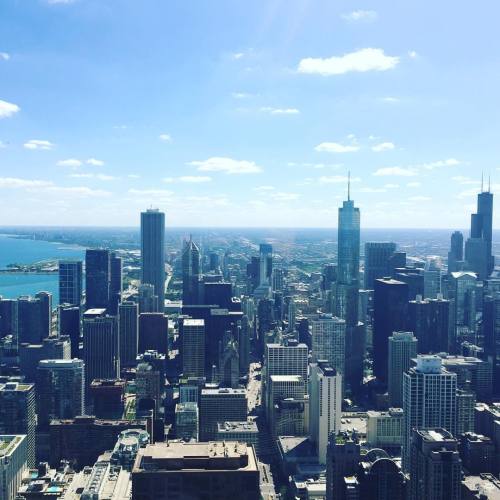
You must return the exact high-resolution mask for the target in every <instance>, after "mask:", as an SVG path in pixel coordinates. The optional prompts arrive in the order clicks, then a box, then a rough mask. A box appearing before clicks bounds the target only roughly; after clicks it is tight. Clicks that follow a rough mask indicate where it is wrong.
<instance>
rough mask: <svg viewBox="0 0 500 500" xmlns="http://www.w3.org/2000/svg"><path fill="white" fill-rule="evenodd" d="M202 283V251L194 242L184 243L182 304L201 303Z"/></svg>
mask: <svg viewBox="0 0 500 500" xmlns="http://www.w3.org/2000/svg"><path fill="white" fill-rule="evenodd" d="M199 281H200V249H199V248H198V246H197V245H196V243H195V242H194V241H193V239H192V237H190V238H189V241H185V242H184V248H183V249H182V302H183V304H186V305H190V304H198V303H199V286H200V285H199Z"/></svg>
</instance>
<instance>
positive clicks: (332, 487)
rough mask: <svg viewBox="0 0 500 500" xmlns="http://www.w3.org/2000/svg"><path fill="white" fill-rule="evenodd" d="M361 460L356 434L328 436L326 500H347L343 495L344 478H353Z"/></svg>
mask: <svg viewBox="0 0 500 500" xmlns="http://www.w3.org/2000/svg"><path fill="white" fill-rule="evenodd" d="M360 458H361V446H360V444H359V438H358V436H357V435H356V434H350V433H346V432H342V433H338V434H333V433H332V434H330V435H329V437H328V451H327V463H326V500H349V499H348V498H347V497H346V495H345V489H344V477H346V476H353V475H354V474H355V472H356V470H357V468H358V464H359V461H360Z"/></svg>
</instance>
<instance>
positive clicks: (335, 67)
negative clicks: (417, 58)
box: [298, 48, 399, 76]
mask: <svg viewBox="0 0 500 500" xmlns="http://www.w3.org/2000/svg"><path fill="white" fill-rule="evenodd" d="M398 63H399V57H393V56H387V55H385V53H384V51H383V50H382V49H373V48H366V49H361V50H358V51H356V52H351V53H349V54H344V55H343V56H333V57H329V58H320V57H318V58H314V57H308V58H306V59H302V60H301V61H300V62H299V66H298V72H299V73H308V74H319V75H322V76H330V75H343V74H345V73H350V72H360V73H364V72H367V71H387V70H389V69H393V68H395V67H396V66H397V64H398Z"/></svg>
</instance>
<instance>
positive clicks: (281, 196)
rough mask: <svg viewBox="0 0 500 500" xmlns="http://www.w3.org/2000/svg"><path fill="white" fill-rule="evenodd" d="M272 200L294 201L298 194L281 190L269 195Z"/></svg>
mask: <svg viewBox="0 0 500 500" xmlns="http://www.w3.org/2000/svg"><path fill="white" fill-rule="evenodd" d="M269 196H270V197H271V198H272V199H273V200H274V201H278V202H281V201H294V200H297V199H298V198H300V194H298V193H284V192H282V191H280V192H277V193H271V194H270V195H269Z"/></svg>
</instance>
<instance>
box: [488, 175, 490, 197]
mask: <svg viewBox="0 0 500 500" xmlns="http://www.w3.org/2000/svg"><path fill="white" fill-rule="evenodd" d="M488 193H491V175H490V174H488Z"/></svg>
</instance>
